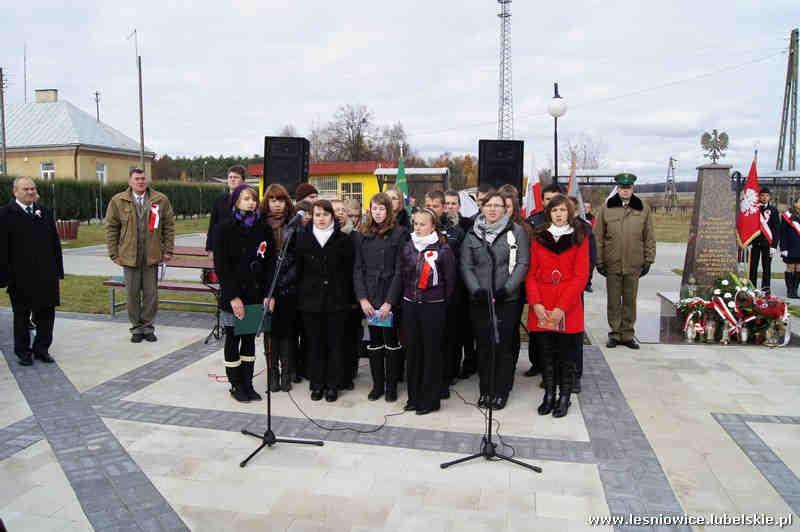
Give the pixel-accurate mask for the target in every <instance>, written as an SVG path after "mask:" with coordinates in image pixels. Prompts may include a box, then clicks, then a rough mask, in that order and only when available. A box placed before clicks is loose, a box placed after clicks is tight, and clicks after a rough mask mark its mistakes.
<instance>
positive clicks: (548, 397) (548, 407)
mask: <svg viewBox="0 0 800 532" xmlns="http://www.w3.org/2000/svg"><path fill="white" fill-rule="evenodd" d="M541 355H544V356H542V388H544V397H543V398H542V404H540V405H539V409H538V412H539V415H540V416H546V415H547V414H549V413H550V412H552V411H553V407H554V406H555V402H556V380H555V379H556V375H555V373H556V368H555V363H554V362H555V361H554V360H553V357H552V354H551V353H541Z"/></svg>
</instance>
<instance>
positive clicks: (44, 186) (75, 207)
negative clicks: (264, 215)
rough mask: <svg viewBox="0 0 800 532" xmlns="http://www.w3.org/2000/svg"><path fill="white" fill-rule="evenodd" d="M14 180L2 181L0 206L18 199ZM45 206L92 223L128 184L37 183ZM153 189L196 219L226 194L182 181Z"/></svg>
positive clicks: (180, 212) (218, 187)
mask: <svg viewBox="0 0 800 532" xmlns="http://www.w3.org/2000/svg"><path fill="white" fill-rule="evenodd" d="M13 181H14V179H13V178H12V177H5V176H3V177H0V205H5V204H6V203H8V202H9V201H11V199H13V197H14V195H13V193H12V184H13ZM34 182H35V183H36V189H37V190H38V191H39V196H40V197H41V202H42V203H43V204H45V205H47V206H48V207H50V208H52V209H53V210H54V211H55V213H56V217H57V218H59V219H62V220H70V219H71V220H89V219H91V218H95V217H96V216H97V214H98V211H99V214H100V216H101V217H102V216H104V215H105V212H106V207H107V206H108V200H110V199H111V197H112V196H114V194H116V193H118V192H122V191H123V190H125V189H126V188H127V187H128V183H127V182H124V181H121V182H116V181H115V182H113V183H106V184H101V183H99V182H95V181H76V180H74V179H54V180H52V181H45V180H41V179H35V180H34ZM151 186H152V187H153V188H154V189H156V190H158V191H159V192H162V193H164V194H166V195H167V197H168V198H169V200H170V202H171V203H172V209H173V210H174V211H175V214H176V215H177V216H193V215H195V214H207V213H209V212H211V207H212V205H213V204H214V198H216V197H217V196H219V195H220V194H222V193H223V192H224V191H225V186H224V185H211V184H207V183H184V182H182V181H156V182H153V183H151Z"/></svg>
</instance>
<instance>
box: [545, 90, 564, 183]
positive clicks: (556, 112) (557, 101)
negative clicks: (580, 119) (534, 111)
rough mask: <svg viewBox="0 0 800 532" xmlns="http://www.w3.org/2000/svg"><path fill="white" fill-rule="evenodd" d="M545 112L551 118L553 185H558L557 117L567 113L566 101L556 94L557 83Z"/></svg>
mask: <svg viewBox="0 0 800 532" xmlns="http://www.w3.org/2000/svg"><path fill="white" fill-rule="evenodd" d="M547 112H548V113H549V114H550V116H552V117H553V184H554V185H557V184H558V117H560V116H564V113H566V112H567V101H566V100H565V99H564V98H562V97H561V95H560V94H558V82H555V83H553V99H552V100H550V103H549V104H547Z"/></svg>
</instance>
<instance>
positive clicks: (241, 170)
mask: <svg viewBox="0 0 800 532" xmlns="http://www.w3.org/2000/svg"><path fill="white" fill-rule="evenodd" d="M231 172H233V173H234V174H238V175H239V177H241V178H242V179H247V170H246V169H245V167H244V166H242V165H241V164H234V165H233V166H231V167H230V168H228V173H229V174H230V173H231Z"/></svg>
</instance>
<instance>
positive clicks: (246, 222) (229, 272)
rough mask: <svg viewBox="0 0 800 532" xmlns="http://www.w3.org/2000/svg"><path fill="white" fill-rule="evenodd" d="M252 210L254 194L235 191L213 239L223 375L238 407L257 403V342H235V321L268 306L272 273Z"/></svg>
mask: <svg viewBox="0 0 800 532" xmlns="http://www.w3.org/2000/svg"><path fill="white" fill-rule="evenodd" d="M257 207H258V193H257V192H256V191H255V190H254V189H253V188H251V187H249V186H247V185H239V186H238V187H236V188H235V189H234V191H233V193H232V194H231V209H232V214H231V217H230V218H229V219H228V220H226V221H224V222H223V223H221V224H219V225H218V226H217V229H216V230H215V231H216V232H215V236H214V238H213V246H214V249H213V251H214V268H215V269H216V272H217V275H218V276H219V284H220V298H219V306H220V310H221V311H222V312H221V321H222V324H223V325H224V327H225V373H226V374H227V375H228V381H229V382H230V383H231V390H230V392H231V395H232V396H233V398H234V399H236V400H237V401H239V402H248V401H253V400H255V401H259V400H261V396H260V395H259V394H258V393H256V391H255V390H254V389H253V367H254V366H255V360H256V356H255V354H256V342H255V340H256V336H255V334H245V335H241V336H235V335H234V324H235V320H236V319H240V320H241V319H243V318H244V315H245V305H254V304H264V305H270V306H272V305H273V303H272V302H271V301H267V300H266V299H265V298H266V295H267V290H268V289H269V280H270V279H272V274H273V271H274V268H275V240H274V238H273V235H272V230H271V229H270V227H269V226H268V225H267V224H266V223H264V221H263V219H262V218H261V217H260V216H259V212H258V210H257Z"/></svg>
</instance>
